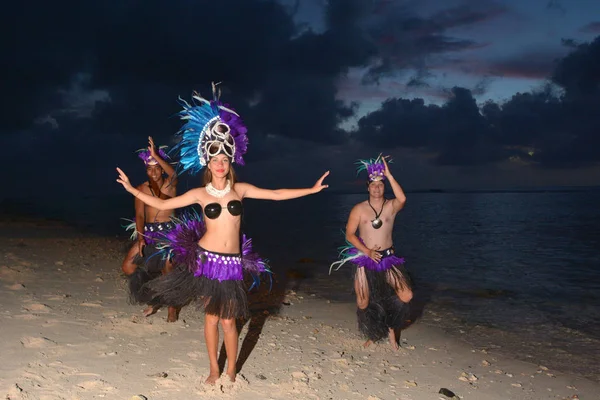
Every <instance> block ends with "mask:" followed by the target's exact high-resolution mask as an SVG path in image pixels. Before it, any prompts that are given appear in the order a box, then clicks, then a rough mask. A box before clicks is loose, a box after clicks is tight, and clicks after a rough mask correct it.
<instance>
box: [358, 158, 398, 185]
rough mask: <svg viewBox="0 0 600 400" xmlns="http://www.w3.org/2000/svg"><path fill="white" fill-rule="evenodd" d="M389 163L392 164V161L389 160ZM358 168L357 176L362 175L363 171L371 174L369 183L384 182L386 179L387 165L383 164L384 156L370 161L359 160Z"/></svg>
mask: <svg viewBox="0 0 600 400" xmlns="http://www.w3.org/2000/svg"><path fill="white" fill-rule="evenodd" d="M387 162H388V163H391V162H392V160H388V161H387ZM356 164H357V165H358V168H357V170H356V175H358V174H360V173H361V172H362V171H367V173H368V174H369V181H371V182H373V181H382V180H384V179H385V175H384V172H385V164H384V163H383V156H382V155H381V154H380V155H379V156H377V158H375V159H373V158H371V159H369V160H358V161H357V162H356Z"/></svg>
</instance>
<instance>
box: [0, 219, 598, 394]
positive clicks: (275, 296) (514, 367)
mask: <svg viewBox="0 0 600 400" xmlns="http://www.w3.org/2000/svg"><path fill="white" fill-rule="evenodd" d="M0 237H1V239H2V240H1V241H0V297H1V299H2V300H1V302H0V304H1V308H0V337H1V338H2V342H1V343H0V356H1V359H2V362H1V363H0V396H1V398H2V399H7V400H9V399H10V400H17V399H27V400H33V399H40V400H55V399H56V400H58V399H69V400H71V399H98V398H108V399H134V398H135V399H144V398H146V399H148V400H170V399H200V398H232V399H233V398H235V399H256V398H264V399H371V400H375V399H402V400H426V399H427V400H429V399H448V398H449V397H446V396H444V395H442V394H439V391H440V389H441V388H446V389H448V390H450V391H452V392H453V393H454V394H455V395H456V396H457V398H460V399H477V400H486V399H489V400H495V399H503V400H506V399H515V400H526V399H532V400H534V399H535V400H538V399H597V398H598V393H600V383H598V382H596V381H594V380H590V379H586V378H584V377H582V376H576V375H572V374H568V373H563V372H561V371H559V370H554V369H553V368H551V367H549V366H544V365H539V364H537V363H527V362H524V361H521V360H518V359H517V358H519V357H516V356H515V357H509V356H507V355H506V354H500V353H496V352H495V351H494V350H493V349H486V348H476V347H474V346H473V345H471V344H469V340H468V338H465V339H464V340H461V339H460V338H457V337H456V336H449V335H447V334H445V333H444V331H442V330H441V329H440V328H439V327H436V326H434V325H435V323H434V321H433V320H434V319H435V315H432V314H431V313H429V312H427V310H426V309H425V312H424V313H423V314H422V317H421V318H419V319H418V320H417V321H416V322H415V323H414V324H412V325H411V326H410V327H409V328H407V329H406V330H405V331H403V332H402V339H401V345H402V347H401V348H400V349H399V350H398V351H397V352H393V351H392V350H391V347H390V346H389V345H388V344H387V343H382V344H376V345H371V346H370V347H369V348H366V349H365V348H363V347H362V344H363V342H364V340H363V339H362V338H361V337H360V336H359V334H358V331H357V329H356V314H355V309H356V308H355V307H356V306H355V304H354V303H351V302H336V301H331V300H325V299H322V298H319V297H318V296H315V295H314V294H309V293H305V292H303V291H302V290H294V282H293V281H294V279H300V278H298V277H295V276H294V275H293V274H286V273H285V272H283V273H278V271H284V268H283V267H282V266H273V269H274V270H275V272H276V273H277V275H276V282H275V283H274V287H273V290H272V291H271V292H270V293H269V292H267V288H266V287H265V285H263V287H262V288H261V290H260V291H258V292H256V293H253V294H251V296H250V299H251V302H252V314H253V317H252V319H251V320H250V321H247V322H246V323H245V324H244V325H243V326H242V327H241V332H240V359H239V361H238V368H239V369H240V371H239V375H238V379H237V381H236V383H234V384H231V383H229V382H228V381H227V379H221V380H220V381H219V382H218V384H217V385H215V386H207V385H205V384H203V382H204V379H205V378H206V376H207V374H208V358H207V353H206V349H205V345H204V339H203V315H202V314H201V313H200V312H198V311H197V310H196V309H195V308H194V307H193V306H188V307H186V308H184V309H183V310H182V312H181V314H180V319H179V321H178V322H176V323H167V322H166V309H163V310H160V311H159V312H158V313H156V314H155V315H153V316H150V317H148V318H145V317H143V316H142V313H141V312H142V309H143V307H142V306H137V305H130V304H128V302H127V294H126V284H125V280H124V278H123V277H122V275H121V271H120V263H121V260H122V257H123V256H124V254H125V251H126V249H127V246H128V244H127V242H125V241H124V240H122V239H116V238H105V237H95V236H91V235H83V234H81V233H79V232H78V231H76V230H74V229H72V228H70V227H66V226H64V225H62V224H60V223H51V222H40V221H22V220H20V221H16V220H13V221H9V220H4V221H3V222H1V223H0ZM266 256H267V257H268V255H266ZM331 279H333V278H331ZM320 284H322V285H323V284H326V282H320ZM333 288H334V286H333V285H332V290H334V289H333ZM335 290H337V289H335ZM223 353H224V352H223ZM223 355H224V354H223ZM586 362H587V361H586ZM134 396H139V397H134Z"/></svg>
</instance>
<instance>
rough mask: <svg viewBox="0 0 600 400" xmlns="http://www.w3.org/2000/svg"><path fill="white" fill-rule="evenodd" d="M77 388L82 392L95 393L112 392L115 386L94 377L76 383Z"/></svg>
mask: <svg viewBox="0 0 600 400" xmlns="http://www.w3.org/2000/svg"><path fill="white" fill-rule="evenodd" d="M76 387H77V388H79V389H82V390H83V391H84V392H92V393H93V394H94V395H97V394H98V392H100V391H101V392H104V393H106V392H112V391H114V390H115V388H114V387H113V386H111V385H109V384H108V382H106V381H105V380H103V379H94V380H91V381H83V382H81V383H78V384H77V385H76Z"/></svg>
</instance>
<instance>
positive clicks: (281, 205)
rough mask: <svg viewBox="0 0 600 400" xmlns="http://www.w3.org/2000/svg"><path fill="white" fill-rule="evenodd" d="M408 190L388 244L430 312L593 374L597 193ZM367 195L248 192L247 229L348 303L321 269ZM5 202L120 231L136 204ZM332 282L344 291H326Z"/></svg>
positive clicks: (485, 340)
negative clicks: (281, 196) (270, 198)
mask: <svg viewBox="0 0 600 400" xmlns="http://www.w3.org/2000/svg"><path fill="white" fill-rule="evenodd" d="M407 196H408V201H407V204H406V207H405V209H404V210H403V211H402V212H401V213H400V214H399V215H398V217H397V219H396V224H395V229H394V242H395V247H396V251H397V253H399V254H401V255H402V256H404V257H405V259H406V260H407V264H406V266H407V269H408V270H409V271H410V273H411V275H412V277H413V279H414V281H415V288H416V291H417V292H419V293H420V294H421V300H422V302H423V304H424V305H423V307H424V309H425V310H429V311H431V312H432V314H433V315H437V316H438V318H431V317H430V318H429V319H430V320H431V321H437V322H438V324H439V325H440V326H441V327H442V328H444V329H446V330H448V331H449V332H454V333H457V332H459V331H464V330H465V329H467V328H465V327H470V328H469V329H471V330H470V332H474V333H473V335H471V336H473V337H474V339H472V341H473V342H474V344H475V345H480V346H484V347H485V346H486V345H487V346H488V347H489V346H491V347H497V348H504V349H506V351H508V352H514V353H518V354H515V355H522V356H523V357H529V358H532V359H534V360H536V361H538V362H542V361H544V362H549V363H554V364H555V365H557V366H559V367H560V366H562V367H564V369H568V370H571V371H575V372H578V373H581V374H583V375H586V376H588V377H590V378H592V379H598V380H600V369H598V366H597V365H595V364H596V363H594V362H593V359H594V357H596V356H597V355H598V354H600V207H599V206H598V205H599V204H600V191H598V190H587V191H548V192H495V193H489V192H488V193H486V192H463V193H409V194H408V195H407ZM365 199H366V197H365V195H363V194H345V195H342V194H326V193H321V194H318V195H315V196H310V197H307V198H303V199H296V200H291V201H285V202H267V201H257V200H246V201H245V202H244V206H245V215H244V220H243V229H244V231H245V232H246V233H247V234H248V235H250V236H251V237H252V238H253V240H254V246H255V248H256V249H257V250H258V251H259V252H260V253H261V254H262V255H263V256H265V257H267V258H269V259H270V261H271V264H272V267H273V270H274V271H275V272H276V273H278V272H280V273H283V270H284V269H286V268H289V267H290V266H293V267H294V268H296V269H303V268H304V269H306V270H307V271H310V273H311V274H312V275H313V279H312V280H308V281H307V285H308V286H307V287H306V289H308V290H312V291H313V292H314V293H316V294H317V295H320V296H323V297H327V298H331V299H333V300H338V301H339V300H344V301H353V297H352V291H351V290H352V287H351V282H350V268H349V267H346V268H344V267H342V269H341V270H340V271H337V272H333V273H332V274H331V275H328V269H329V264H330V263H331V262H333V261H335V260H336V257H337V248H338V247H339V246H342V245H343V244H344V237H343V229H344V226H345V223H346V218H347V216H348V214H349V212H350V209H351V208H352V206H353V205H354V204H356V203H358V202H360V201H363V200H365ZM4 205H5V207H3V208H4V211H5V212H6V211H7V210H8V209H10V208H11V207H13V208H19V207H20V208H21V209H22V210H21V212H23V209H27V210H29V212H30V213H31V214H34V213H37V214H44V215H45V216H46V217H52V218H56V219H62V220H66V221H68V222H71V223H73V224H76V225H78V226H82V227H84V228H86V229H88V230H92V231H97V232H101V233H103V234H111V235H120V236H123V237H125V236H126V234H124V232H123V230H122V229H121V228H120V224H121V221H119V218H120V217H127V218H130V217H131V214H132V212H133V201H132V200H131V199H130V198H129V197H128V196H126V195H125V196H116V197H105V198H95V197H89V198H86V199H82V200H81V201H79V202H75V203H73V202H72V203H71V204H70V207H69V209H66V208H65V207H64V206H61V205H58V204H57V205H54V206H51V205H48V204H47V203H46V205H45V208H44V209H43V210H42V209H41V208H40V207H39V206H36V205H35V201H33V202H32V203H31V204H29V205H27V204H24V203H22V202H13V203H11V202H5V203H4ZM307 260H308V261H310V262H306V261H307ZM300 261H302V262H300ZM328 280H333V281H335V282H336V283H337V284H338V285H337V287H339V288H340V290H339V291H337V292H336V291H332V289H331V287H332V286H331V285H330V284H328V283H330V282H328ZM477 329H479V330H477ZM477 332H480V333H479V334H477ZM478 338H479V339H478ZM478 340H479V341H478ZM517 342H518V343H517ZM521 342H522V343H521ZM594 355H595V356H594ZM575 360H579V361H578V362H579V366H577V365H575V366H574V365H573V362H574V361H575ZM580 367H581V368H580Z"/></svg>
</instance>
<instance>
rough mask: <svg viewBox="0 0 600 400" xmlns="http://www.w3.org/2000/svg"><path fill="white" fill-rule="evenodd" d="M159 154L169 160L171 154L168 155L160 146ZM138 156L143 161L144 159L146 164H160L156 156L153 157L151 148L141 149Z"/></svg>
mask: <svg viewBox="0 0 600 400" xmlns="http://www.w3.org/2000/svg"><path fill="white" fill-rule="evenodd" d="M158 155H159V156H160V157H161V158H162V159H163V160H168V158H169V156H167V153H165V152H164V151H163V149H161V148H159V149H158ZM138 157H139V158H141V159H142V161H144V164H145V165H149V164H153V165H156V164H158V161H156V159H155V158H154V157H152V156H151V155H150V150H143V151H140V152H139V153H138Z"/></svg>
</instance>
